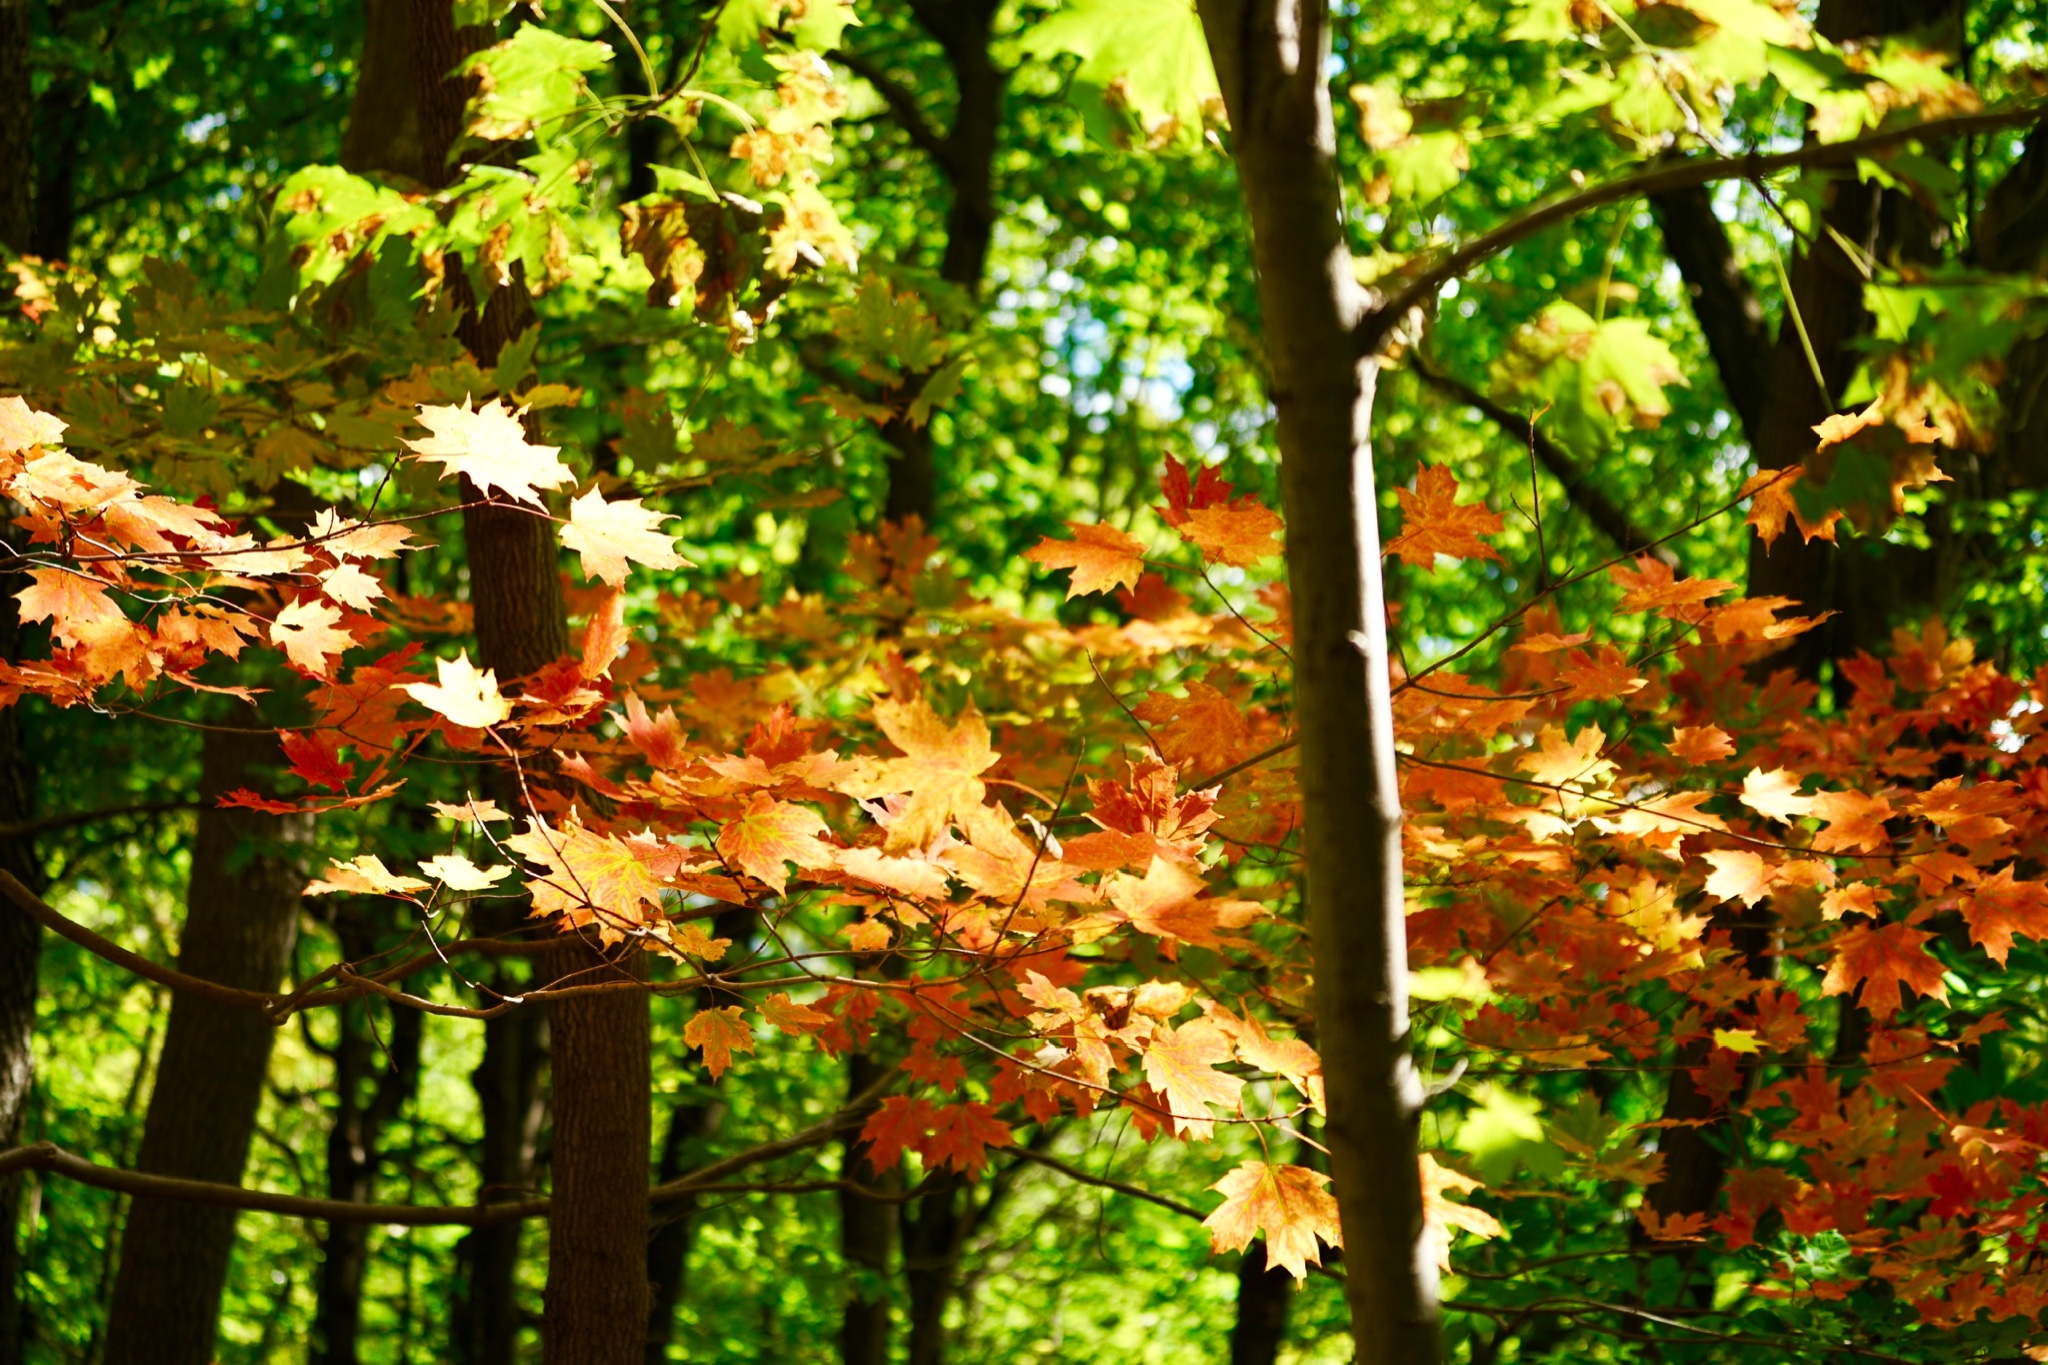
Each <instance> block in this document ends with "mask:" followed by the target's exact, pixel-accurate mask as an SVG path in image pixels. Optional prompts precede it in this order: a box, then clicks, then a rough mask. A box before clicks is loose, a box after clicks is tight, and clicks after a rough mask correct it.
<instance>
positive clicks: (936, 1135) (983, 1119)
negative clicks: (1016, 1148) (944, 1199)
mask: <svg viewBox="0 0 2048 1365" xmlns="http://www.w3.org/2000/svg"><path fill="white" fill-rule="evenodd" d="M1015 1141H1016V1139H1015V1138H1014V1137H1012V1136H1011V1135H1010V1125H1009V1124H1007V1123H1005V1122H1003V1121H1002V1120H1001V1119H999V1118H997V1117H996V1116H995V1110H994V1109H992V1108H991V1107H989V1106H988V1105H986V1104H982V1103H980V1102H979V1101H977V1100H969V1101H967V1102H966V1103H964V1104H948V1105H942V1106H940V1107H939V1108H937V1109H935V1110H933V1111H932V1114H931V1135H930V1136H929V1137H927V1138H925V1140H924V1141H923V1142H922V1143H921V1144H919V1146H918V1152H919V1154H920V1155H921V1156H923V1157H924V1159H925V1161H926V1162H928V1163H931V1162H936V1163H938V1164H940V1165H943V1166H951V1167H952V1168H953V1169H954V1170H956V1171H962V1172H965V1173H966V1174H968V1175H979V1174H981V1172H982V1169H983V1168H984V1167H986V1166H987V1165H988V1149H989V1148H991V1147H1008V1146H1010V1145H1011V1144H1013V1143H1014V1142H1015Z"/></svg>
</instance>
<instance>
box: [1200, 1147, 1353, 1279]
mask: <svg viewBox="0 0 2048 1365" xmlns="http://www.w3.org/2000/svg"><path fill="white" fill-rule="evenodd" d="M1329 1183H1330V1177H1328V1176H1327V1175H1324V1174H1323V1173H1322V1172H1321V1171H1312V1170H1309V1169H1308V1168H1307V1167H1306V1166H1277V1165H1274V1164H1272V1163H1270V1162H1265V1161H1247V1162H1245V1163H1244V1164H1243V1165H1241V1166H1239V1167H1238V1168H1237V1169H1236V1170H1234V1171H1231V1172H1230V1173H1229V1174H1228V1175H1226V1176H1224V1177H1223V1178H1222V1179H1221V1180H1219V1181H1217V1182H1216V1183H1215V1184H1213V1185H1211V1186H1210V1187H1209V1188H1210V1189H1212V1190H1215V1191H1217V1192H1218V1193H1220V1194H1221V1195H1222V1196H1223V1203H1222V1204H1221V1205H1220V1206H1218V1207H1217V1209H1216V1210H1215V1212H1213V1213H1211V1214H1210V1215H1209V1216H1208V1217H1207V1218H1204V1219H1203V1220H1202V1226H1203V1227H1205V1228H1207V1229H1209V1243H1210V1246H1211V1247H1212V1248H1213V1249H1214V1250H1216V1251H1219V1252H1223V1251H1237V1250H1240V1249H1242V1248H1244V1247H1247V1246H1250V1245H1251V1243H1252V1239H1253V1238H1254V1237H1259V1236H1263V1237H1264V1238H1265V1239H1266V1264H1268V1265H1277V1266H1281V1267H1284V1268H1285V1269H1286V1271H1287V1273H1288V1274H1290V1275H1292V1276H1294V1278H1295V1279H1297V1280H1300V1279H1306V1278H1307V1276H1308V1267H1309V1266H1311V1265H1321V1264H1322V1263H1323V1256H1322V1249H1321V1248H1320V1247H1318V1246H1317V1245H1316V1239H1317V1238H1321V1239H1322V1240H1323V1241H1324V1242H1327V1243H1328V1244H1329V1245H1331V1246H1333V1247H1337V1246H1342V1245H1343V1244H1344V1241H1343V1237H1342V1235H1341V1234H1340V1233H1339V1232H1338V1225H1337V1200H1336V1197H1335V1196H1334V1195H1332V1194H1331V1193H1330V1192H1329V1189H1328V1186H1329Z"/></svg>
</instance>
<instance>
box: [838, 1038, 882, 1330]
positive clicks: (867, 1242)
mask: <svg viewBox="0 0 2048 1365" xmlns="http://www.w3.org/2000/svg"><path fill="white" fill-rule="evenodd" d="M846 1063H847V1065H846V1093H847V1096H848V1098H851V1097H853V1096H855V1095H859V1094H863V1093H865V1092H866V1090H867V1088H868V1087H869V1086H871V1085H873V1084H874V1083H875V1082H876V1081H877V1080H879V1079H881V1076H882V1073H883V1071H884V1070H885V1069H886V1068H885V1067H884V1066H883V1065H882V1063H880V1062H878V1061H876V1060H875V1059H874V1058H873V1057H872V1056H870V1055H868V1054H867V1053H865V1052H859V1051H856V1052H854V1053H852V1054H851V1055H849V1056H848V1057H847V1059H846ZM842 1151H843V1153H844V1155H843V1156H842V1157H841V1158H840V1175H841V1177H842V1178H844V1179H847V1180H859V1181H863V1182H867V1183H870V1184H873V1185H882V1184H884V1183H885V1177H884V1175H883V1174H881V1173H877V1172H875V1171H874V1170H873V1169H872V1168H870V1167H869V1166H868V1165H867V1158H866V1154H865V1153H864V1152H863V1151H862V1149H861V1146H860V1139H859V1137H858V1135H853V1134H849V1135H848V1137H847V1139H846V1143H845V1145H844V1147H843V1148H842ZM895 1240H896V1205H894V1204H889V1203H884V1202H882V1201H881V1200H877V1199H866V1198H863V1197H862V1196H861V1195H860V1194H859V1193H858V1192H856V1191H854V1190H847V1189H842V1190H841V1191H840V1192H839V1255H840V1259H841V1260H842V1261H843V1262H844V1263H845V1267H846V1274H847V1279H848V1281H849V1283H848V1285H847V1290H846V1310H845V1313H844V1315H843V1316H842V1317H841V1319H840V1323H839V1359H840V1361H841V1362H842V1365H888V1361H889V1299H888V1295H887V1294H886V1293H885V1292H884V1290H883V1285H884V1283H885V1282H886V1281H885V1277H886V1276H887V1275H888V1273H889V1249H890V1245H891V1243H893V1242H894V1241H895Z"/></svg>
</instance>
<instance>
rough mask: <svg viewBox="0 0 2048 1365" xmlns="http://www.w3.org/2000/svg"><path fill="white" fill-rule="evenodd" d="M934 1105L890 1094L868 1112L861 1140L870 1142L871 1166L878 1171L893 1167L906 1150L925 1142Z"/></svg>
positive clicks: (869, 1155)
mask: <svg viewBox="0 0 2048 1365" xmlns="http://www.w3.org/2000/svg"><path fill="white" fill-rule="evenodd" d="M932 1108H933V1106H932V1105H931V1104H930V1103H929V1102H927V1101H925V1100H920V1099H915V1098H913V1097H911V1096H908V1095H891V1096H889V1097H888V1098H887V1099H884V1100H883V1101H882V1103H881V1104H880V1105H879V1106H877V1107H876V1109H875V1112H874V1113H872V1114H870V1115H868V1121H867V1122H866V1123H865V1124H863V1125H862V1126H861V1130H860V1140H861V1141H862V1142H864V1143H866V1144H867V1148H868V1165H869V1166H870V1167H871V1168H873V1170H874V1172H875V1174H877V1175H880V1174H881V1173H882V1172H883V1171H886V1170H890V1169H892V1168H894V1167H895V1165H896V1164H897V1163H898V1162H900V1161H901V1160H903V1153H904V1152H905V1151H906V1150H911V1151H914V1150H916V1148H917V1146H918V1145H919V1144H920V1143H922V1142H923V1141H924V1134H925V1128H926V1127H927V1125H928V1124H929V1123H930V1121H931V1114H932Z"/></svg>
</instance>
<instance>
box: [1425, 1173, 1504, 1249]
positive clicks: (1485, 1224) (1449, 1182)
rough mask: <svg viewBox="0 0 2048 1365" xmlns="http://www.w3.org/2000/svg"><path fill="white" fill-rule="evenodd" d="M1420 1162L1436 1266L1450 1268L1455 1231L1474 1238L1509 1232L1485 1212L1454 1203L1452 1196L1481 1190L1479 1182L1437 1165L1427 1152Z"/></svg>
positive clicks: (1426, 1229) (1429, 1236) (1496, 1235)
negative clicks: (1466, 1233) (1453, 1233)
mask: <svg viewBox="0 0 2048 1365" xmlns="http://www.w3.org/2000/svg"><path fill="white" fill-rule="evenodd" d="M1417 1161H1418V1163H1419V1166H1420V1172H1419V1177H1420V1179H1421V1182H1422V1225H1423V1228H1424V1229H1425V1235H1426V1236H1427V1237H1428V1239H1429V1240H1430V1241H1432V1242H1434V1243H1435V1244H1436V1263H1437V1265H1438V1266H1439V1267H1440V1268H1441V1269H1444V1270H1449V1269H1450V1268H1451V1229H1452V1228H1460V1229H1463V1230H1464V1231H1466V1232H1469V1233H1471V1234H1472V1235H1473V1236H1474V1237H1499V1236H1501V1235H1503V1234H1504V1233H1505V1232H1506V1231H1507V1229H1505V1228H1503V1227H1502V1226H1501V1225H1500V1220H1499V1219H1497V1218H1495V1217H1494V1216H1493V1215H1492V1214H1490V1213H1488V1212H1486V1210H1484V1209H1475V1208H1473V1207H1472V1206H1471V1205H1470V1204H1460V1203H1456V1202H1454V1201H1453V1200H1452V1199H1451V1197H1450V1196H1451V1194H1452V1192H1456V1193H1458V1194H1469V1193H1471V1192H1472V1191H1473V1190H1476V1189H1478V1188H1479V1187H1480V1186H1479V1182H1478V1181H1477V1180H1474V1179H1473V1178H1472V1177H1471V1176H1469V1175H1465V1174H1463V1173H1462V1172H1459V1171H1453V1170H1449V1169H1447V1168H1445V1167H1443V1166H1439V1165H1437V1163H1436V1158H1435V1157H1433V1156H1431V1155H1430V1154H1429V1153H1428V1152H1423V1153H1421V1154H1420V1155H1419V1156H1418V1158H1417Z"/></svg>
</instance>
